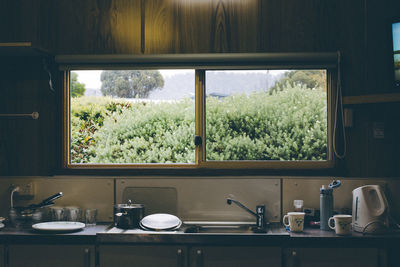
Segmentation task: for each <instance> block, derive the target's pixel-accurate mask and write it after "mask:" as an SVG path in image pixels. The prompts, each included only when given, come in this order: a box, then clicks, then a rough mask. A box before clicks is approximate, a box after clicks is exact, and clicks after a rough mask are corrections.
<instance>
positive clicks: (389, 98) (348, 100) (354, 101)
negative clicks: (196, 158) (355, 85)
mask: <svg viewBox="0 0 400 267" xmlns="http://www.w3.org/2000/svg"><path fill="white" fill-rule="evenodd" d="M389 102H400V93H391V94H376V95H360V96H344V97H343V105H358V104H373V103H389Z"/></svg>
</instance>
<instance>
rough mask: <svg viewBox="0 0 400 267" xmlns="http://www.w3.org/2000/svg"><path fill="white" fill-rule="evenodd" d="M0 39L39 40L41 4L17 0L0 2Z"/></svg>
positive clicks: (3, 40)
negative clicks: (39, 11)
mask: <svg viewBox="0 0 400 267" xmlns="http://www.w3.org/2000/svg"><path fill="white" fill-rule="evenodd" d="M0 7H1V9H0V15H1V18H0V22H1V26H0V30H1V34H0V41H1V42H15V41H31V42H37V39H38V38H37V37H38V36H37V33H38V24H39V19H40V18H39V13H38V10H39V5H38V4H37V1H30V0H15V1H7V0H2V1H1V2H0Z"/></svg>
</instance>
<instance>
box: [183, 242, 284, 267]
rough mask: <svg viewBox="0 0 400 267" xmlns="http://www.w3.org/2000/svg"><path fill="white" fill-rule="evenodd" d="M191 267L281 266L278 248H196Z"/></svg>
mask: <svg viewBox="0 0 400 267" xmlns="http://www.w3.org/2000/svg"><path fill="white" fill-rule="evenodd" d="M190 266H191V267H225V266H226V267H243V266H268V267H280V266H281V248H278V247H238V246H233V247H221V246H207V247H206V246H204V247H194V248H192V249H191V251H190Z"/></svg>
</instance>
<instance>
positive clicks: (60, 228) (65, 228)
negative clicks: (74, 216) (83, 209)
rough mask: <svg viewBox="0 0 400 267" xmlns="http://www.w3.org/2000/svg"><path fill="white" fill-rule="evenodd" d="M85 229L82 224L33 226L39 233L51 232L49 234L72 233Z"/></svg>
mask: <svg viewBox="0 0 400 267" xmlns="http://www.w3.org/2000/svg"><path fill="white" fill-rule="evenodd" d="M84 227H85V224H84V223H81V222H66V221H60V222H44V223H37V224H34V225H32V228H33V229H35V230H38V231H49V232H72V231H78V230H80V229H82V228H84Z"/></svg>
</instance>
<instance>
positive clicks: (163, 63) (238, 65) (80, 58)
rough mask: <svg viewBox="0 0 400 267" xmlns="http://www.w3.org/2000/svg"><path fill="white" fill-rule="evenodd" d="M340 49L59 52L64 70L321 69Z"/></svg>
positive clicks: (334, 60)
mask: <svg viewBox="0 0 400 267" xmlns="http://www.w3.org/2000/svg"><path fill="white" fill-rule="evenodd" d="M337 59H338V54H337V53H214V54H211V53H203V54H151V55H150V54H140V55H131V54H129V55H121V54H120V55H116V54H112V55H57V56H56V57H55V60H56V62H57V63H58V64H59V66H60V69H61V70H74V69H118V68H124V69H163V68H170V69H176V68H183V69H184V68H186V69H187V68H191V69H259V68H265V69H319V68H336V67H337Z"/></svg>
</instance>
